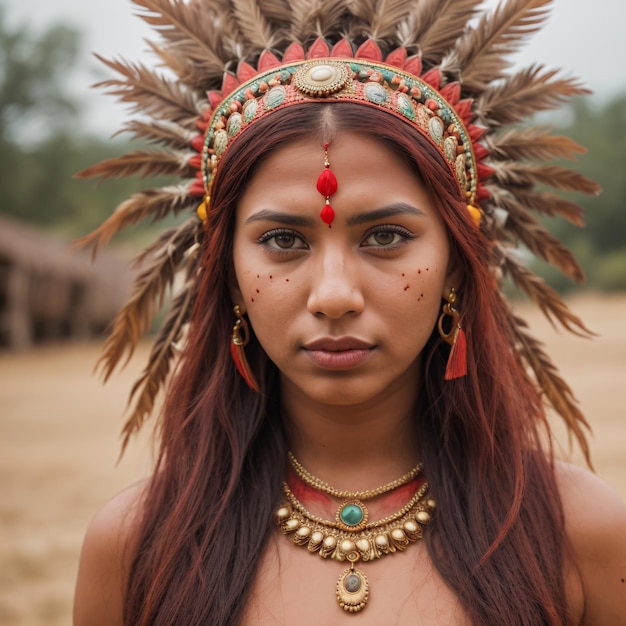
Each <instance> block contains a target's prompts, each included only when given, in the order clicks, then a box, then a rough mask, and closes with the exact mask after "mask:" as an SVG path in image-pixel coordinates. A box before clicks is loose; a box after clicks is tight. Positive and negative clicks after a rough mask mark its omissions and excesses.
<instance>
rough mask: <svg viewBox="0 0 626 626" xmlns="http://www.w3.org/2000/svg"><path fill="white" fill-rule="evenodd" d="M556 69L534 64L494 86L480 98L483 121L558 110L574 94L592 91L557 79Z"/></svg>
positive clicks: (515, 119) (510, 120) (495, 121)
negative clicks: (547, 69) (548, 69)
mask: <svg viewBox="0 0 626 626" xmlns="http://www.w3.org/2000/svg"><path fill="white" fill-rule="evenodd" d="M557 74H558V71H556V70H550V71H546V70H545V69H544V67H543V66H541V65H532V66H530V67H528V68H526V69H523V70H521V71H519V72H517V73H516V74H513V75H512V76H509V77H508V78H506V79H505V80H503V81H502V82H500V83H498V84H497V85H496V86H494V87H490V88H488V89H486V90H485V91H484V93H483V94H482V95H481V96H480V97H479V98H478V100H477V104H476V112H477V117H478V121H479V123H484V122H488V124H489V125H490V126H493V125H494V124H495V125H497V124H498V123H499V124H514V123H517V122H519V121H521V120H522V119H524V118H526V117H529V116H533V115H535V114H536V113H538V112H539V111H548V110H551V109H556V108H558V107H559V106H561V105H562V104H563V103H565V102H568V101H569V100H571V98H572V97H573V96H578V95H585V94H588V93H589V91H588V90H587V89H585V88H584V87H583V86H582V85H581V84H580V82H579V81H577V80H575V79H572V78H555V77H556V76H557Z"/></svg>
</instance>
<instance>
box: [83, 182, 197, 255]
mask: <svg viewBox="0 0 626 626" xmlns="http://www.w3.org/2000/svg"><path fill="white" fill-rule="evenodd" d="M194 203H197V199H195V198H192V197H191V196H189V194H188V191H187V186H186V185H176V186H169V187H162V188H160V189H147V190H145V191H142V192H140V193H136V194H133V195H132V196H131V197H130V198H128V200H125V201H124V202H122V203H121V204H120V205H119V206H118V207H117V209H115V213H113V215H111V216H110V217H109V218H108V219H107V220H105V221H104V222H103V223H102V224H101V225H100V226H98V228H96V229H95V230H94V231H92V232H91V233H89V234H88V235H86V236H85V237H82V238H81V239H79V240H78V241H77V242H76V245H77V246H78V247H81V248H87V247H89V246H93V247H94V255H95V254H96V251H97V249H98V246H100V245H105V244H106V243H107V242H108V241H109V240H110V239H111V237H113V235H115V233H117V232H119V231H120V230H122V229H123V228H125V227H126V226H131V225H132V224H136V223H137V222H140V221H141V220H143V219H145V218H147V217H151V218H152V220H153V221H157V220H160V219H163V218H164V217H165V216H166V215H172V214H173V215H176V214H178V213H180V212H181V211H183V210H184V209H187V208H190V207H191V206H193V205H194Z"/></svg>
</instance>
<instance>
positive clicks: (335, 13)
mask: <svg viewBox="0 0 626 626" xmlns="http://www.w3.org/2000/svg"><path fill="white" fill-rule="evenodd" d="M351 4H352V2H351V0H336V1H334V2H327V1H326V0H291V2H290V6H291V18H290V23H289V39H291V40H293V41H297V42H299V43H301V44H302V45H305V44H307V43H310V42H311V41H312V40H313V39H315V38H316V37H322V38H324V39H329V40H331V41H332V40H334V39H338V38H339V37H341V36H342V35H343V33H344V29H345V27H346V22H345V21H344V18H345V16H346V11H347V9H348V7H349V6H350V5H351Z"/></svg>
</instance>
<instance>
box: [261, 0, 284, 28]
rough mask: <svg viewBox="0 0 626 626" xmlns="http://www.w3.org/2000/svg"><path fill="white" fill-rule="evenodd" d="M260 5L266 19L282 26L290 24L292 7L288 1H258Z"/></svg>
mask: <svg viewBox="0 0 626 626" xmlns="http://www.w3.org/2000/svg"><path fill="white" fill-rule="evenodd" d="M258 5H259V9H260V10H261V13H263V15H264V16H265V18H266V19H268V20H270V21H272V22H276V23H278V24H279V25H280V26H283V25H286V24H287V23H288V22H289V16H290V14H291V6H290V3H289V2H288V1H287V0H258Z"/></svg>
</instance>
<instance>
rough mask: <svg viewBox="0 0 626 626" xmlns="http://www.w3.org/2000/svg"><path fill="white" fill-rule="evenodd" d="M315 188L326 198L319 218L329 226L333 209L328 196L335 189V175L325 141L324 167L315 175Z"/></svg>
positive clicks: (332, 216) (332, 217)
mask: <svg viewBox="0 0 626 626" xmlns="http://www.w3.org/2000/svg"><path fill="white" fill-rule="evenodd" d="M317 190H318V191H319V192H320V193H321V194H322V195H323V196H324V198H326V204H325V205H324V208H323V209H322V211H321V213H320V218H321V219H322V222H324V224H328V228H330V226H331V224H332V223H333V220H334V219H335V211H334V210H333V207H331V206H330V197H331V196H332V195H333V194H334V193H335V192H336V191H337V177H336V176H335V174H334V173H333V172H332V171H331V169H330V161H329V160H328V144H327V143H325V144H324V169H323V170H322V173H321V174H320V175H319V176H318V177H317Z"/></svg>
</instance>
